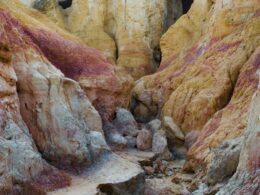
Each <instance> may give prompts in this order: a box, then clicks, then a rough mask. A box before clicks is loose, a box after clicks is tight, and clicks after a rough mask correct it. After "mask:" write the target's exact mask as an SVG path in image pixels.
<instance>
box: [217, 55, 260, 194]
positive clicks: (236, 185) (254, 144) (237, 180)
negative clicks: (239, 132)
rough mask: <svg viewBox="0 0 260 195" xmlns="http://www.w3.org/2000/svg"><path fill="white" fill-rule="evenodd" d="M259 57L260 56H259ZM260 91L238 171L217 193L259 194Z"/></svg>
mask: <svg viewBox="0 0 260 195" xmlns="http://www.w3.org/2000/svg"><path fill="white" fill-rule="evenodd" d="M258 57H259V55H258ZM258 59H259V58H258ZM259 114H260V93H259V86H258V91H257V93H256V94H255V95H254V97H253V101H252V103H251V106H250V113H249V116H248V120H249V121H248V125H247V130H246V133H245V138H244V140H243V145H242V150H241V154H240V158H239V164H238V168H237V171H236V173H235V174H234V176H233V177H232V178H231V179H230V180H229V182H228V184H227V185H226V186H225V187H224V188H222V189H221V190H220V191H219V192H218V193H217V194H218V195H224V194H259V193H260V188H259V183H260V153H259V148H260V136H259V135H260V118H259V116H260V115H259Z"/></svg>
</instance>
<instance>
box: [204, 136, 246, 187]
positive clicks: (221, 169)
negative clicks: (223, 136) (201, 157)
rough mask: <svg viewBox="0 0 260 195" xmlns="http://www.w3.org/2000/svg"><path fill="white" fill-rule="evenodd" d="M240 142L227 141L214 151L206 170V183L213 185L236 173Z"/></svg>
mask: <svg viewBox="0 0 260 195" xmlns="http://www.w3.org/2000/svg"><path fill="white" fill-rule="evenodd" d="M241 142H242V139H241V138H237V139H233V140H228V141H225V142H224V143H223V144H221V145H220V146H218V147H217V148H215V149H214V151H213V152H212V153H213V154H212V160H211V161H210V163H209V167H208V170H207V183H209V184H211V185H214V184H216V183H219V182H222V181H223V180H224V179H225V178H227V177H231V176H232V175H233V174H234V173H235V172H236V169H237V166H238V161H239V155H240V150H241Z"/></svg>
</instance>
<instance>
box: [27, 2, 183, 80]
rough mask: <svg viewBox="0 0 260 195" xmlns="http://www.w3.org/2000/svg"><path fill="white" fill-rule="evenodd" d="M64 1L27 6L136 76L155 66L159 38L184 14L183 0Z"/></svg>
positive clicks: (144, 73) (151, 70)
mask: <svg viewBox="0 0 260 195" xmlns="http://www.w3.org/2000/svg"><path fill="white" fill-rule="evenodd" d="M61 2H66V0H64V1H63V0H60V1H56V0H35V1H34V3H33V4H31V3H30V2H27V5H31V6H33V7H34V8H36V9H38V10H40V11H42V12H43V13H44V14H46V15H47V16H48V17H49V18H51V19H52V20H53V21H54V22H55V23H56V24H57V25H59V26H60V27H62V28H65V29H67V30H68V31H70V32H71V33H73V34H74V35H76V36H78V37H80V38H81V39H82V40H83V41H84V43H86V44H87V45H88V46H91V47H94V48H96V49H99V50H101V51H102V52H103V53H104V54H105V55H106V56H107V57H108V58H109V59H110V62H112V63H116V64H117V65H118V66H120V67H123V68H124V69H125V70H126V71H127V72H128V73H129V74H131V75H132V76H133V77H134V78H135V79H137V78H140V77H141V76H144V75H146V74H148V73H151V72H153V71H154V70H155V69H156V66H157V65H158V60H159V61H160V59H159V58H160V53H159V47H158V46H159V41H160V37H161V35H162V33H163V32H164V31H165V30H166V29H167V27H168V26H169V25H171V24H172V23H173V22H174V21H175V20H176V19H177V18H178V17H179V16H180V15H181V14H182V4H181V1H180V0H168V1H166V0H162V1H150V0H140V1H114V0H98V1H93V0H73V1H72V3H71V4H70V6H69V5H68V4H67V5H68V6H63V4H62V3H61ZM67 2H69V1H67ZM25 3H26V2H25ZM154 56H155V58H154ZM155 59H156V60H157V62H156V60H155Z"/></svg>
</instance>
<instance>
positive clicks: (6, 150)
mask: <svg viewBox="0 0 260 195" xmlns="http://www.w3.org/2000/svg"><path fill="white" fill-rule="evenodd" d="M0 25H1V35H0V173H1V174H0V194H16V193H17V194H21V193H24V190H25V189H26V188H27V190H28V193H29V192H30V193H37V192H38V193H43V192H46V191H48V190H53V189H55V188H59V187H65V186H66V185H68V184H69V183H70V179H69V177H68V176H66V175H65V174H62V173H60V172H59V171H58V170H56V169H55V168H53V167H51V166H50V165H48V164H47V163H46V162H45V160H43V159H42V157H41V155H40V153H39V152H38V151H37V148H36V146H35V144H34V142H33V140H32V137H31V135H30V133H29V130H28V128H27V126H26V124H25V123H24V121H23V119H22V117H21V114H20V105H19V99H18V94H17V92H16V91H17V87H16V84H17V75H16V73H15V71H14V69H13V65H12V64H11V63H12V53H11V48H10V45H8V42H6V41H7V40H6V39H5V38H6V37H5V36H6V34H5V32H4V31H3V25H7V24H6V23H4V21H3V17H1V19H0ZM46 179H47V180H49V182H48V183H46V182H45V180H46Z"/></svg>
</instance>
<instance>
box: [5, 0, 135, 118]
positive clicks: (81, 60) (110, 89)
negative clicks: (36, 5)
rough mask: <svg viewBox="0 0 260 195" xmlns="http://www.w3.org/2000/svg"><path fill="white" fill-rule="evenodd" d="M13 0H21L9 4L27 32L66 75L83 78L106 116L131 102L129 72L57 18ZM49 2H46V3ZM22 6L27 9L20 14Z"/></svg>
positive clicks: (80, 79)
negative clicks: (63, 27) (85, 42)
mask: <svg viewBox="0 0 260 195" xmlns="http://www.w3.org/2000/svg"><path fill="white" fill-rule="evenodd" d="M13 2H18V1H11V2H10V3H9V4H8V3H7V2H6V3H5V5H6V6H7V7H9V8H10V9H13V11H14V12H13V13H14V15H16V16H18V17H19V18H20V20H22V21H23V23H24V24H26V28H25V29H24V31H25V33H26V34H27V35H28V36H30V37H31V40H32V41H33V43H34V44H35V45H37V47H38V48H39V49H40V50H41V52H42V53H43V54H44V56H45V57H46V58H47V59H48V60H49V61H50V62H51V63H52V64H53V65H54V66H55V67H56V68H58V69H59V70H61V72H62V73H63V74H64V75H65V76H66V77H68V78H71V79H73V80H76V81H78V82H79V84H80V86H81V88H82V89H83V90H84V91H85V93H86V94H87V96H88V98H89V100H90V102H91V103H92V104H93V105H94V106H95V108H96V109H97V110H98V111H99V113H100V114H101V116H102V119H103V120H105V121H106V120H108V119H110V118H111V116H112V114H113V113H114V111H115V108H116V107H117V106H119V107H120V106H127V105H128V103H129V91H130V89H131V87H132V78H131V77H130V76H129V75H127V74H124V71H122V70H120V68H119V67H115V66H113V65H112V64H111V63H109V61H108V59H107V58H106V57H105V56H104V55H103V54H102V53H101V52H99V51H97V50H95V49H92V48H90V47H88V46H86V45H85V44H84V43H83V41H82V40H81V39H79V38H78V37H76V36H73V35H72V34H70V33H68V32H66V31H65V30H62V29H61V28H59V27H58V26H59V25H57V24H55V22H51V21H50V20H49V19H48V18H47V17H45V16H43V15H41V14H40V13H39V12H37V11H33V10H32V9H29V8H27V7H26V6H23V5H22V4H20V3H19V5H18V4H17V3H16V5H14V3H13ZM37 2H38V1H37ZM48 2H51V1H48ZM48 2H42V3H43V5H45V4H44V3H48ZM3 3H4V2H3ZM15 6H16V8H15ZM15 9H16V10H15ZM18 10H23V12H26V13H23V14H20V13H19V11H18ZM21 15H22V16H23V17H21Z"/></svg>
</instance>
